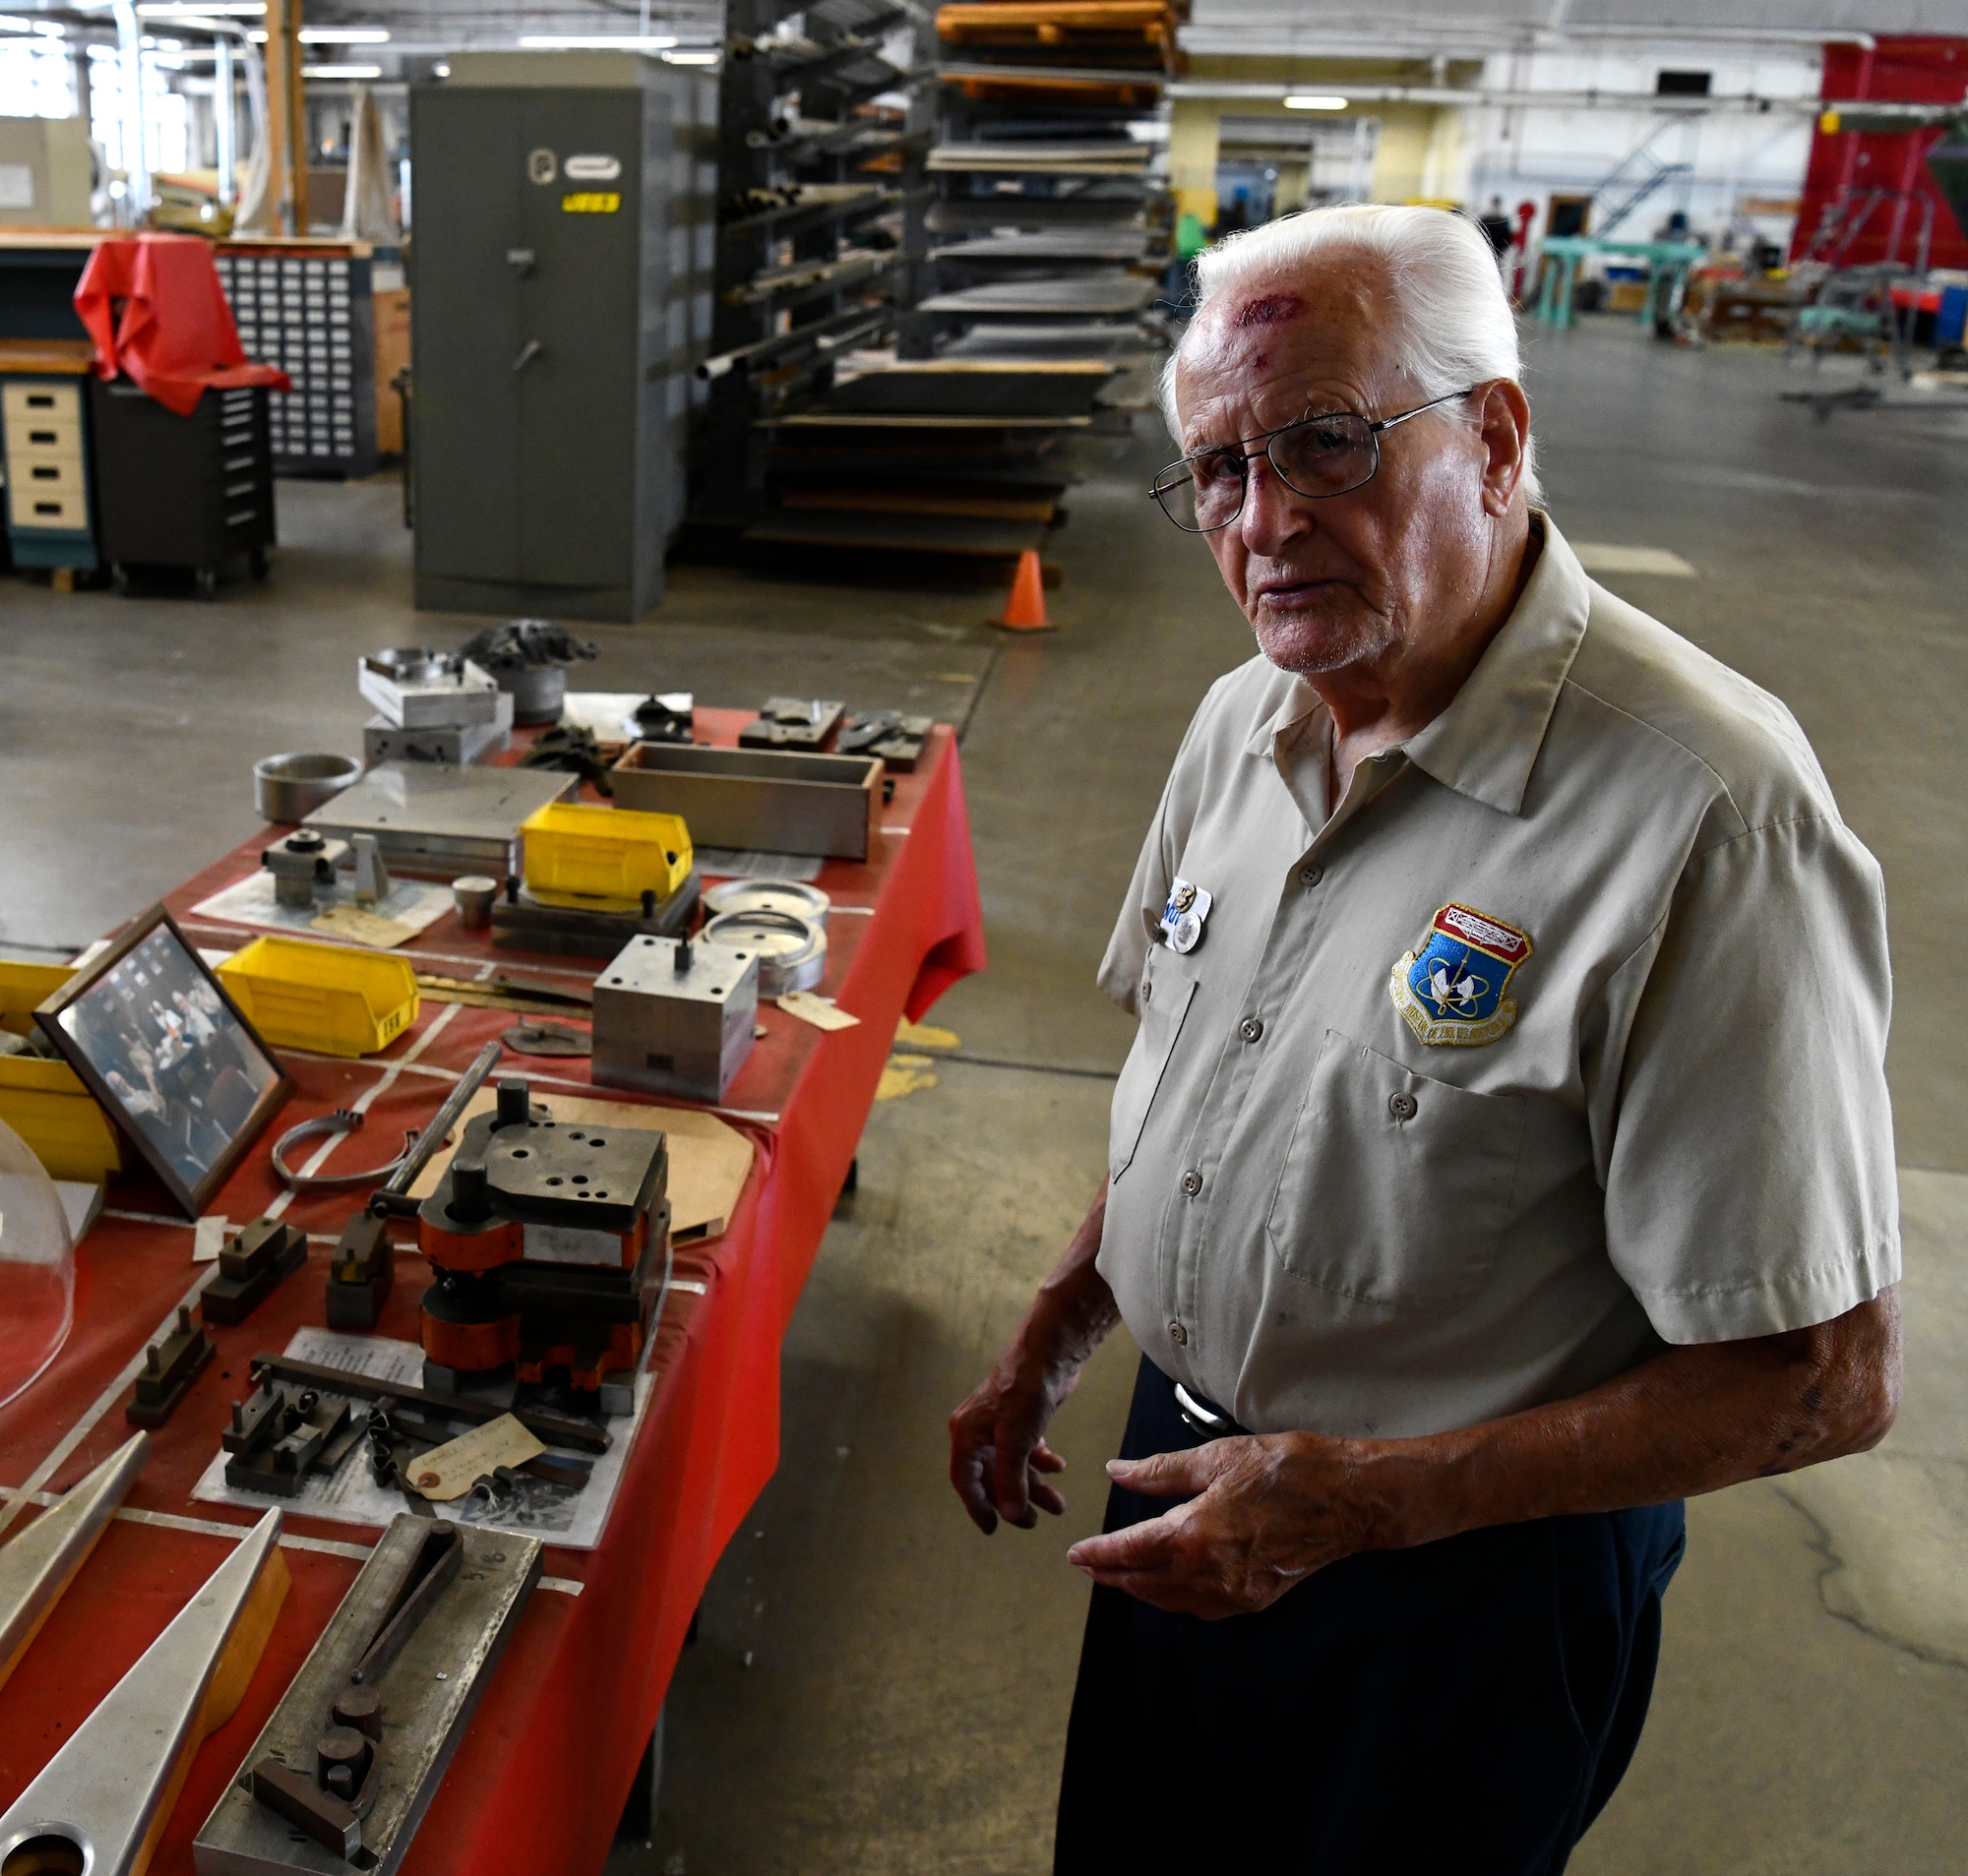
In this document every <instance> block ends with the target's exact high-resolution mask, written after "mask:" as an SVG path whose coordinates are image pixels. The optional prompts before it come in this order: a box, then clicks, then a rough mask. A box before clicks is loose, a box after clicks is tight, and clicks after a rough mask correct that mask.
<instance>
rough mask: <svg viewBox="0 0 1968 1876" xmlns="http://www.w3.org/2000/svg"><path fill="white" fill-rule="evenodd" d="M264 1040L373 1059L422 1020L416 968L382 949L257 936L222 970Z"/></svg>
mask: <svg viewBox="0 0 1968 1876" xmlns="http://www.w3.org/2000/svg"><path fill="white" fill-rule="evenodd" d="M218 975H219V977H220V979H221V980H222V981H223V983H224V985H225V989H226V993H227V995H229V996H230V997H231V999H232V1000H233V1001H234V1002H235V1003H237V1004H238V1005H239V1007H240V1008H241V1009H242V1010H243V1011H244V1012H245V1014H246V1020H247V1021H248V1022H250V1023H251V1024H252V1025H253V1027H254V1028H255V1029H257V1030H258V1031H259V1032H260V1035H261V1036H262V1038H263V1039H264V1040H266V1041H267V1042H269V1043H272V1044H274V1045H275V1046H276V1047H277V1048H281V1049H310V1050H313V1051H315V1052H316V1053H317V1054H319V1055H324V1056H373V1055H374V1054H375V1053H376V1051H377V1050H379V1049H386V1048H388V1047H389V1045H390V1044H391V1043H392V1042H394V1041H395V1040H396V1039H397V1038H398V1037H399V1036H400V1035H401V1034H402V1033H403V1031H404V1030H406V1029H407V1028H409V1026H410V1025H411V1024H412V1023H413V1022H415V1021H416V1019H417V979H416V973H415V971H414V970H412V969H411V967H410V965H409V963H408V962H407V961H406V960H405V959H403V958H400V957H391V956H388V955H386V954H385V953H384V952H381V951H355V950H349V949H347V948H345V947H344V946H342V945H339V944H312V943H310V942H309V941H308V940H307V939H306V938H255V939H254V940H253V942H252V943H251V944H249V945H247V946H246V948H245V949H244V950H242V951H235V952H233V954H232V955H231V956H230V957H228V958H227V959H226V960H225V961H224V962H223V963H222V964H220V965H219V967H218Z"/></svg>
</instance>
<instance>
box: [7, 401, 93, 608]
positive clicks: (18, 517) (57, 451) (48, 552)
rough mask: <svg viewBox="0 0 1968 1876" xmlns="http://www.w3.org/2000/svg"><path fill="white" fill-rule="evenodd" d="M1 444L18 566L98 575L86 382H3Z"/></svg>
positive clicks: (12, 544) (9, 522) (10, 541)
mask: <svg viewBox="0 0 1968 1876" xmlns="http://www.w3.org/2000/svg"><path fill="white" fill-rule="evenodd" d="M0 443H4V447H5V450H6V456H7V541H8V546H9V547H10V548H11V549H12V551H13V555H14V563H15V565H16V566H18V567H74V568H84V569H87V568H92V567H93V566H94V565H95V564H96V552H95V530H94V526H93V516H92V513H91V503H90V493H89V439H88V435H87V419H86V417H85V415H84V381H83V380H82V379H80V378H73V377H67V378H39V377H30V376H27V375H16V374H14V373H8V374H6V375H4V376H0Z"/></svg>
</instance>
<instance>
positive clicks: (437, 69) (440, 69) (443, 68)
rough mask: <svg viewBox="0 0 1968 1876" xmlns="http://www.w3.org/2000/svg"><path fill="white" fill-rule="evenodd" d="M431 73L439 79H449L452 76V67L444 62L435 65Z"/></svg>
mask: <svg viewBox="0 0 1968 1876" xmlns="http://www.w3.org/2000/svg"><path fill="white" fill-rule="evenodd" d="M431 71H432V73H433V74H435V76H437V77H438V78H449V77H450V76H451V67H450V66H448V65H446V64H444V63H442V62H440V63H438V64H436V65H433V66H432V67H431Z"/></svg>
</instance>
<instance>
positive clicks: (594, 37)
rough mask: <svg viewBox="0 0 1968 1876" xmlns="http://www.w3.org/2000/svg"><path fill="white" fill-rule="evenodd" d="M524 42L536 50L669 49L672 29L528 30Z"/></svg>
mask: <svg viewBox="0 0 1968 1876" xmlns="http://www.w3.org/2000/svg"><path fill="white" fill-rule="evenodd" d="M520 43H521V44H522V45H523V46H525V47H526V48H527V49H528V50H531V51H536V52H667V51H668V50H669V49H670V47H671V46H673V45H675V44H676V35H675V34H674V33H672V32H654V33H638V32H528V33H524V34H523V35H522V37H521V39H520Z"/></svg>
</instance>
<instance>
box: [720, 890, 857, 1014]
mask: <svg viewBox="0 0 1968 1876" xmlns="http://www.w3.org/2000/svg"><path fill="white" fill-rule="evenodd" d="M704 937H705V939H706V940H707V942H708V943H711V944H725V945H729V946H730V948H731V949H732V950H733V951H735V952H736V953H737V954H738V955H739V956H740V957H742V956H744V954H745V953H746V952H747V951H751V952H752V953H753V954H754V955H755V956H756V957H757V958H758V960H759V995H760V996H761V997H783V996H785V995H786V994H787V993H788V992H789V991H796V990H811V989H812V988H813V987H814V986H815V985H816V984H818V983H819V982H820V980H821V978H822V977H823V976H824V975H825V973H826V971H827V928H826V927H825V926H823V925H817V924H815V923H814V921H813V920H811V919H807V918H802V917H801V916H800V914H799V913H797V912H781V911H774V910H762V911H758V912H720V913H719V914H718V915H717V916H716V917H715V918H714V919H712V920H710V921H709V923H708V924H707V925H706V926H705V928H704Z"/></svg>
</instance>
